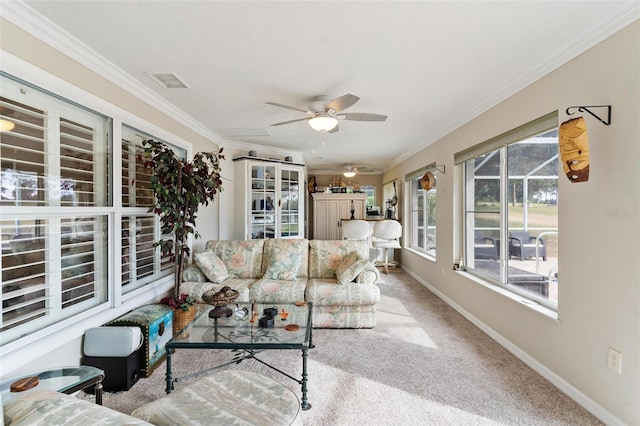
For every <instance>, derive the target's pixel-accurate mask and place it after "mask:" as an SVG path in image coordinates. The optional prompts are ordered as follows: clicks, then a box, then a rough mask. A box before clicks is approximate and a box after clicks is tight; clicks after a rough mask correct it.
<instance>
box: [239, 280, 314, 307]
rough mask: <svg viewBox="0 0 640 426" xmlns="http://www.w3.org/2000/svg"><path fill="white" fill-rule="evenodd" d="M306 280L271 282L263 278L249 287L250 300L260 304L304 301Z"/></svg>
mask: <svg viewBox="0 0 640 426" xmlns="http://www.w3.org/2000/svg"><path fill="white" fill-rule="evenodd" d="M306 286H307V279H306V278H298V279H297V280H293V281H291V280H272V279H269V278H263V279H261V280H258V281H256V282H255V283H253V284H252V285H251V289H250V295H249V296H250V299H251V300H257V301H259V302H260V303H272V302H275V303H277V302H298V301H302V300H304V292H305V288H306Z"/></svg>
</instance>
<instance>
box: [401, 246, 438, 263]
mask: <svg viewBox="0 0 640 426" xmlns="http://www.w3.org/2000/svg"><path fill="white" fill-rule="evenodd" d="M404 249H405V250H407V251H408V252H411V253H412V254H415V255H416V256H420V257H422V258H424V259H426V260H430V261H432V262H435V261H436V258H435V256H430V255H428V254H427V253H426V252H424V251H420V250H416V249H414V248H411V247H405V248H404Z"/></svg>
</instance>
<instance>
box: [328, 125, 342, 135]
mask: <svg viewBox="0 0 640 426" xmlns="http://www.w3.org/2000/svg"><path fill="white" fill-rule="evenodd" d="M338 130H340V126H339V125H338V124H336V127H334V128H333V129H331V130H329V132H327V133H335V132H337V131H338Z"/></svg>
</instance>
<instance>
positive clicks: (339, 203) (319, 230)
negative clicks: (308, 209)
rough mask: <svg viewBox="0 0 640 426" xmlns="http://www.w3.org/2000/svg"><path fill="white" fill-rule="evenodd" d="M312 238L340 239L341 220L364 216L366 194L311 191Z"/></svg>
mask: <svg viewBox="0 0 640 426" xmlns="http://www.w3.org/2000/svg"><path fill="white" fill-rule="evenodd" d="M312 196H313V238H314V239H316V240H340V239H342V230H341V228H342V220H341V219H350V218H351V209H352V208H353V210H354V212H353V216H354V218H355V219H364V218H365V217H366V216H365V215H366V206H367V194H361V193H351V194H325V193H313V194H312Z"/></svg>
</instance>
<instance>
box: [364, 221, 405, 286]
mask: <svg viewBox="0 0 640 426" xmlns="http://www.w3.org/2000/svg"><path fill="white" fill-rule="evenodd" d="M401 235H402V225H400V222H398V221H396V220H381V221H379V222H376V224H375V226H374V227H373V239H372V240H371V242H372V244H373V246H374V247H375V248H382V249H384V263H383V264H382V265H383V266H384V271H385V273H387V274H388V273H389V264H390V262H389V257H388V249H397V248H401V247H400V236H401Z"/></svg>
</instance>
